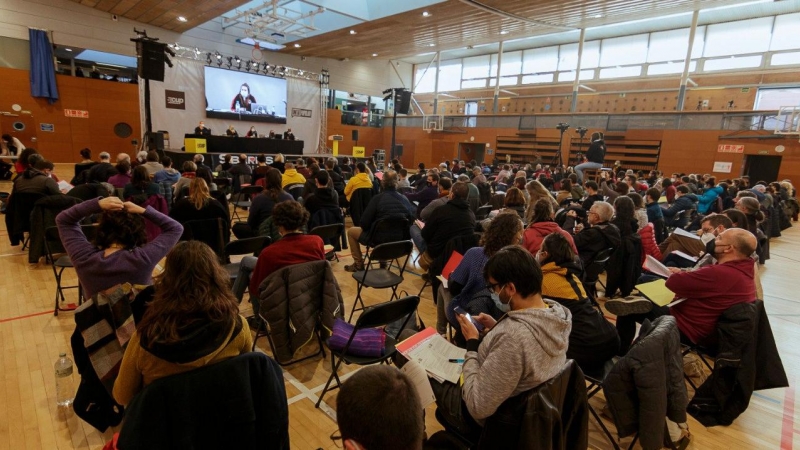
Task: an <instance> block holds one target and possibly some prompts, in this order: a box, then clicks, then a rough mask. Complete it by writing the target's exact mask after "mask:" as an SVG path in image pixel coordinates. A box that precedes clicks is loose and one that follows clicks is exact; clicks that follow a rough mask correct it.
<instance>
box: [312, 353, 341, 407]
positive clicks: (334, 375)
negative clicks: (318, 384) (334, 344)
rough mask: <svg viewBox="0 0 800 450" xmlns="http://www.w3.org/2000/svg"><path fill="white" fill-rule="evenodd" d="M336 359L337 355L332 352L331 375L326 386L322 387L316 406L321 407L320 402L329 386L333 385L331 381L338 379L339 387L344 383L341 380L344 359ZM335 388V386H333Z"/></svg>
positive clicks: (337, 384) (337, 385)
mask: <svg viewBox="0 0 800 450" xmlns="http://www.w3.org/2000/svg"><path fill="white" fill-rule="evenodd" d="M335 361H336V355H334V354H333V352H331V376H329V377H328V382H327V383H325V387H324V388H322V392H320V394H319V398H318V399H317V404H316V405H314V407H315V408H319V405H320V403H322V399H323V398H324V397H325V394H326V393H327V392H328V390H329V389H328V387H329V386H330V385H331V381H333V379H334V378H335V379H336V388H339V387H340V386H341V385H342V382H341V381H340V380H339V373H338V370H339V366H340V365H341V364H342V360H341V359H340V360H339V362H338V363H334V362H335ZM331 389H334V388H331Z"/></svg>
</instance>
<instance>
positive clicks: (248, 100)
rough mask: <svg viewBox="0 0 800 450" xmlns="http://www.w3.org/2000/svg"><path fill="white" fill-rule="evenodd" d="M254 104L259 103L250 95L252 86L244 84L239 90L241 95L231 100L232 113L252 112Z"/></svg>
mask: <svg viewBox="0 0 800 450" xmlns="http://www.w3.org/2000/svg"><path fill="white" fill-rule="evenodd" d="M253 103H258V102H257V101H256V98H255V97H253V95H252V94H250V86H249V85H248V84H247V83H242V86H241V87H240V88H239V93H238V94H236V96H235V97H233V100H231V111H234V112H239V111H241V110H243V109H244V110H247V111H250V108H251V107H252V104H253Z"/></svg>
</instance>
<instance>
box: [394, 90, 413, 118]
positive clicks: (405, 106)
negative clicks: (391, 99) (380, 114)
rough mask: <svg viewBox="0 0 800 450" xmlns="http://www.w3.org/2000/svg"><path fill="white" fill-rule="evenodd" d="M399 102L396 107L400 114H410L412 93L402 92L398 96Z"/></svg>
mask: <svg viewBox="0 0 800 450" xmlns="http://www.w3.org/2000/svg"><path fill="white" fill-rule="evenodd" d="M397 97H398V102H397V105H395V109H397V113H398V114H409V113H410V112H411V91H401V92H400V93H399V94H398V96H397Z"/></svg>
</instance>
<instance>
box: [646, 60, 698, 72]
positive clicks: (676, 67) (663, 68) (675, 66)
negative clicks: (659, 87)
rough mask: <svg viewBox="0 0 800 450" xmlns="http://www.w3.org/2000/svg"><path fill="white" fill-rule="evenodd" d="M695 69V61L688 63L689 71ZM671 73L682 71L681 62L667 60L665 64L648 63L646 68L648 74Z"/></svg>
mask: <svg viewBox="0 0 800 450" xmlns="http://www.w3.org/2000/svg"><path fill="white" fill-rule="evenodd" d="M696 69H697V61H691V62H690V63H689V72H694V71H695V70H696ZM671 73H680V74H682V73H683V63H682V62H668V63H665V64H650V66H649V67H648V68H647V74H648V75H668V74H671Z"/></svg>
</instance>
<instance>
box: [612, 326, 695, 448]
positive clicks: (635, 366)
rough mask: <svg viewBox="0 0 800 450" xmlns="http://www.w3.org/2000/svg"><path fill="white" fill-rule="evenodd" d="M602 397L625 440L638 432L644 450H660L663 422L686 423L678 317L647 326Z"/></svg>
mask: <svg viewBox="0 0 800 450" xmlns="http://www.w3.org/2000/svg"><path fill="white" fill-rule="evenodd" d="M603 393H604V394H605V397H606V401H607V402H608V406H609V408H611V413H612V415H613V416H614V422H615V425H616V427H617V433H618V434H619V436H620V437H621V438H622V437H625V436H630V435H632V434H634V433H636V432H638V433H639V439H640V442H641V445H642V448H643V449H644V450H651V449H652V450H656V449H661V448H662V445H663V441H664V428H665V422H664V419H665V417H667V418H669V419H670V420H672V421H673V422H677V423H684V422H686V404H687V403H688V394H687V393H686V384H685V383H684V381H683V357H682V356H681V343H680V332H679V331H678V325H677V323H676V322H675V318H674V317H672V316H661V317H659V318H657V319H656V320H654V321H653V322H652V323H650V321H648V320H645V322H644V323H643V324H642V328H641V330H640V332H639V338H638V339H637V340H636V342H634V343H633V345H632V346H631V348H630V350H628V353H627V354H626V355H625V356H624V357H622V359H620V360H619V361H617V363H616V364H615V365H614V367H613V368H612V369H611V372H609V374H608V375H607V376H606V378H605V380H604V381H603ZM665 412H666V414H665Z"/></svg>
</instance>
